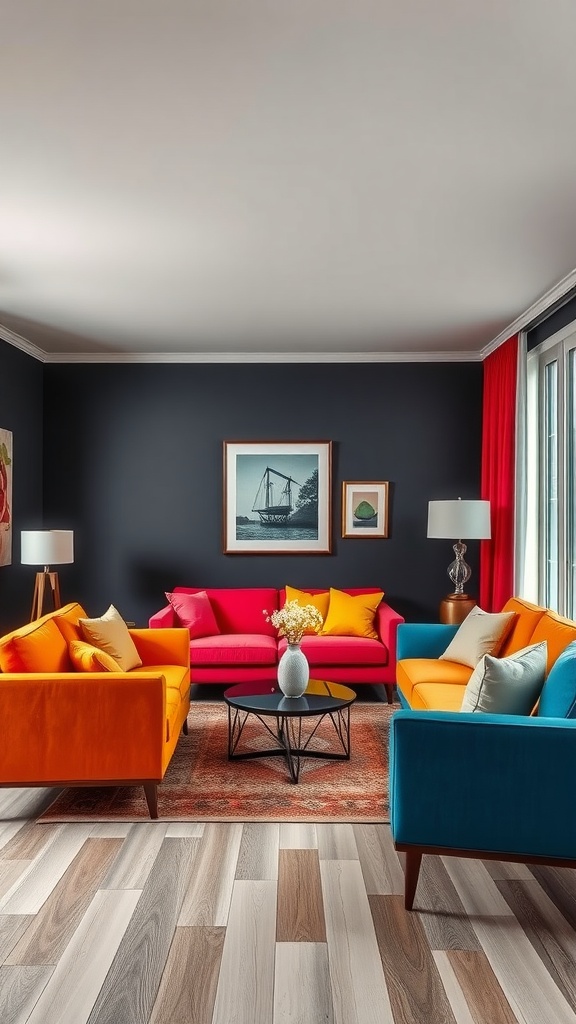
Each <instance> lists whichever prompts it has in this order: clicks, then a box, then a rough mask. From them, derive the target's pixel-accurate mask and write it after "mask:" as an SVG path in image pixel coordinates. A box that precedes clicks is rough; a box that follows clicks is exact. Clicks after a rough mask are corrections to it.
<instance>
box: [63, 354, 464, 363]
mask: <svg viewBox="0 0 576 1024" xmlns="http://www.w3.org/2000/svg"><path fill="white" fill-rule="evenodd" d="M481 358H482V357H481V355H480V353H478V352H45V353H44V354H43V361H44V362H45V363H458V362H465V363H477V362H480V361H481Z"/></svg>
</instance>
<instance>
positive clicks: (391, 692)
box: [385, 683, 394, 704]
mask: <svg viewBox="0 0 576 1024" xmlns="http://www.w3.org/2000/svg"><path fill="white" fill-rule="evenodd" d="M385 686H386V693H387V694H388V703H389V704H393V703H394V683H386V684H385Z"/></svg>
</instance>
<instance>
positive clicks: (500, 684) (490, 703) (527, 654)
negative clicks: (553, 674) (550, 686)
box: [460, 640, 548, 715]
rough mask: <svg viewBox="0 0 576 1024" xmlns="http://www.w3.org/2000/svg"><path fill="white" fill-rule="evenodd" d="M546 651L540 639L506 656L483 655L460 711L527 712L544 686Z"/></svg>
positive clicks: (526, 713) (544, 644) (468, 686)
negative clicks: (539, 641) (536, 642)
mask: <svg viewBox="0 0 576 1024" xmlns="http://www.w3.org/2000/svg"><path fill="white" fill-rule="evenodd" d="M547 653H548V645H547V643H546V641H545V640H542V642H541V643H539V644H531V645H530V646H529V647H523V648H522V650H521V651H516V653H515V654H510V655H509V656H508V657H507V658H494V657H492V655H491V654H485V655H484V657H483V658H482V659H481V660H480V661H479V662H478V664H477V665H476V668H475V669H474V671H473V673H472V675H471V676H470V679H469V680H468V685H467V687H466V690H465V692H464V699H463V700H462V707H461V708H460V710H461V711H482V712H486V713H488V714H493V715H529V714H530V713H531V711H532V709H533V708H534V705H535V704H536V701H537V700H538V698H539V696H540V692H541V690H542V687H543V686H544V679H545V677H546V658H547Z"/></svg>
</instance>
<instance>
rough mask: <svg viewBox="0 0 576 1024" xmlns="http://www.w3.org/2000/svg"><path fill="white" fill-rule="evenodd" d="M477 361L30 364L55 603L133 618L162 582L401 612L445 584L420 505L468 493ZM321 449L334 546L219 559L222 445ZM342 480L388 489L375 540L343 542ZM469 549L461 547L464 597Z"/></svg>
mask: <svg viewBox="0 0 576 1024" xmlns="http://www.w3.org/2000/svg"><path fill="white" fill-rule="evenodd" d="M481 394H482V366H481V364H480V363H380V364H334V363H332V364H323V365H320V364H307V365H298V364H286V365H276V364H274V365H270V364H266V365H264V364H220V365H212V364H210V365H196V364H182V365H172V364H170V365H169V364H135V365H134V364H133V365H128V364H106V365H101V364H96V365H86V364H80V365H79V364H75V365H71V364H69V365H56V364H53V365H47V366H46V367H45V393H44V402H45V420H44V426H45V431H44V438H45V443H44V460H45V463H44V465H45V477H44V501H45V515H46V518H47V520H49V521H50V525H53V526H56V525H58V524H60V525H61V526H62V527H72V528H74V530H75V531H76V553H77V558H76V562H75V564H74V566H69V567H68V566H64V567H62V570H61V573H60V582H61V589H62V591H63V595H62V596H63V599H64V598H67V599H71V598H78V599H80V600H81V601H82V602H83V603H84V605H85V607H86V609H87V611H88V612H89V614H91V615H99V614H101V613H102V612H103V611H105V610H106V608H107V607H108V604H109V603H110V602H113V603H114V604H115V605H116V606H117V607H118V609H119V610H120V611H121V613H122V614H123V615H124V617H125V618H129V619H134V620H136V622H138V624H139V625H143V624H146V622H147V619H148V617H149V615H150V613H151V612H153V611H155V610H156V609H157V608H159V607H161V606H162V605H163V604H164V603H165V601H164V591H165V590H167V589H170V588H172V587H173V586H175V585H178V584H182V585H189V586H212V587H218V586H221V587H223V586H242V585H248V586H250V585H256V586H258V585H269V586H276V587H281V586H283V585H284V584H286V583H290V584H291V585H293V586H295V587H302V588H306V587H314V586H315V587H329V586H330V585H332V586H335V587H344V586H362V585H378V586H382V587H383V588H384V590H385V591H386V594H387V596H388V599H389V601H390V603H391V604H392V605H394V606H395V607H397V608H398V609H399V610H400V611H402V612H403V613H404V614H405V615H406V616H407V617H410V618H412V619H427V618H430V617H433V618H435V617H436V611H437V606H438V602H439V600H440V599H441V597H442V596H443V595H444V594H445V593H447V592H448V590H449V589H450V582H449V580H448V578H447V576H446V567H447V566H448V563H449V562H450V561H451V560H452V558H453V554H452V548H451V544H450V542H449V541H446V542H444V541H438V540H427V538H426V518H427V507H428V500H429V499H430V498H455V497H458V496H461V497H463V498H476V497H479V481H480V434H481ZM224 440H229V441H233V440H255V441H280V440H286V441H294V440H331V441H332V442H333V486H332V501H333V526H332V529H333V539H334V543H333V553H332V554H331V555H306V556H300V557H297V556H293V555H279V556H272V555H224V554H223V552H222V442H223V441H224ZM343 480H389V481H390V483H391V509H390V538H389V539H387V540H381V539H377V540H374V539H370V540H366V539H362V540H356V539H343V538H342V537H341V526H340V522H341V520H340V495H341V483H342V481H343ZM477 548H478V545H477V544H470V559H469V560H470V564H471V565H472V567H473V570H474V577H473V580H472V584H473V585H472V586H471V587H470V590H471V592H472V593H477V585H478V575H477V566H478V557H477V556H478V551H477Z"/></svg>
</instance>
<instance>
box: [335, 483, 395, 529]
mask: <svg viewBox="0 0 576 1024" xmlns="http://www.w3.org/2000/svg"><path fill="white" fill-rule="evenodd" d="M388 489H389V485H388V481H387V480H345V481H344V482H343V484H342V536H343V537H387V536H388Z"/></svg>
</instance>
